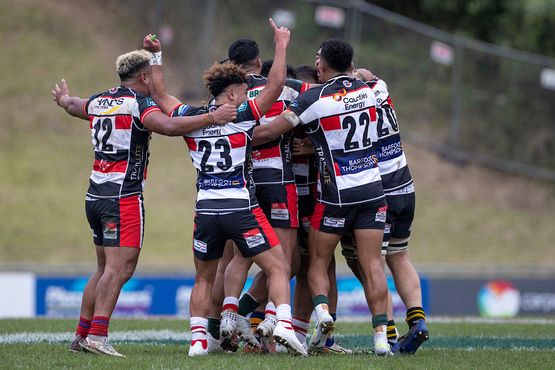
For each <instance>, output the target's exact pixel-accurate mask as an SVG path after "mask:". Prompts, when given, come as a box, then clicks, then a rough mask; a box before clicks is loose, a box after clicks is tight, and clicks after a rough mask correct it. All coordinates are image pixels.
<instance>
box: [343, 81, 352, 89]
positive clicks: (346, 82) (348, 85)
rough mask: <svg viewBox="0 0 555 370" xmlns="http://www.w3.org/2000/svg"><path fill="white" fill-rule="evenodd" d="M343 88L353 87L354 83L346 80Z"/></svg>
mask: <svg viewBox="0 0 555 370" xmlns="http://www.w3.org/2000/svg"><path fill="white" fill-rule="evenodd" d="M343 86H345V87H351V86H353V83H352V82H351V81H348V80H345V81H343Z"/></svg>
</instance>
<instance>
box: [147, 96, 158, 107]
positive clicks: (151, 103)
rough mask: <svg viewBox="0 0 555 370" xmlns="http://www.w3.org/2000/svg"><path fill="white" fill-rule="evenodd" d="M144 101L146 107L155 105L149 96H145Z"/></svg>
mask: <svg viewBox="0 0 555 370" xmlns="http://www.w3.org/2000/svg"><path fill="white" fill-rule="evenodd" d="M145 101H146V106H147V107H152V106H155V105H156V103H155V102H154V100H152V99H151V98H146V99H145Z"/></svg>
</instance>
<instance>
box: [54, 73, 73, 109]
mask: <svg viewBox="0 0 555 370" xmlns="http://www.w3.org/2000/svg"><path fill="white" fill-rule="evenodd" d="M68 95H69V89H68V88H67V83H66V80H64V79H63V78H62V80H61V81H60V83H59V84H56V85H55V86H54V90H52V97H53V100H54V101H55V102H56V104H58V105H59V106H60V107H61V106H62V103H61V101H62V97H64V96H68Z"/></svg>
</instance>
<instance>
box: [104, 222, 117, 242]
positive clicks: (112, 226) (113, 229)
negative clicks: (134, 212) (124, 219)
mask: <svg viewBox="0 0 555 370" xmlns="http://www.w3.org/2000/svg"><path fill="white" fill-rule="evenodd" d="M102 236H103V237H104V239H111V240H115V239H117V238H118V224H117V223H116V222H106V223H105V224H104V227H103V230H102Z"/></svg>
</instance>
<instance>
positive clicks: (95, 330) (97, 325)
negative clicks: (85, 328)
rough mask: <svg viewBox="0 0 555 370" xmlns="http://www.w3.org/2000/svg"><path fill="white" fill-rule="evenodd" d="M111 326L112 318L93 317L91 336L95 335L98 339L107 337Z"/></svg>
mask: <svg viewBox="0 0 555 370" xmlns="http://www.w3.org/2000/svg"><path fill="white" fill-rule="evenodd" d="M109 325H110V318H108V317H105V316H93V318H92V321H91V329H90V330H89V335H95V336H97V337H107V336H108V326H109Z"/></svg>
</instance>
